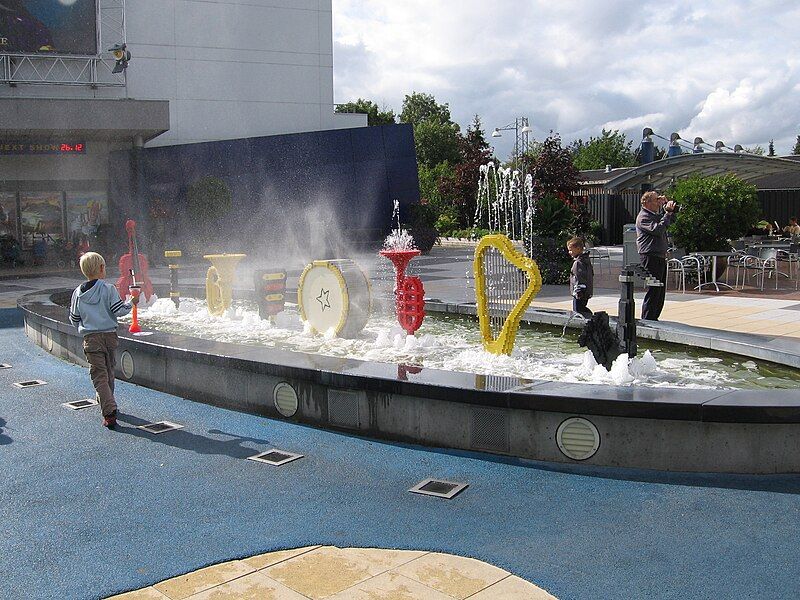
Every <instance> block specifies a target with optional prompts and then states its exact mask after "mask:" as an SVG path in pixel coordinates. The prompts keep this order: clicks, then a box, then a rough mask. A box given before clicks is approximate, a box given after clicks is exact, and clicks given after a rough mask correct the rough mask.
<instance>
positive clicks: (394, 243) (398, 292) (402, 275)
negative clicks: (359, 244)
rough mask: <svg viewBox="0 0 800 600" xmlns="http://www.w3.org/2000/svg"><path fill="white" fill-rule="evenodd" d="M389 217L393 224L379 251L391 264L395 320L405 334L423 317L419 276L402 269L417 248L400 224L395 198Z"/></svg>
mask: <svg viewBox="0 0 800 600" xmlns="http://www.w3.org/2000/svg"><path fill="white" fill-rule="evenodd" d="M392 221H396V223H397V228H396V229H393V230H392V232H391V233H390V234H389V235H388V236H387V237H386V240H385V241H384V243H383V250H381V251H380V252H379V254H380V255H381V256H383V257H384V258H387V259H389V260H390V261H391V262H392V265H393V266H394V278H395V279H394V282H395V283H394V294H395V312H396V314H397V320H398V322H399V323H400V326H401V327H402V328H403V329H405V331H406V333H408V335H414V333H415V332H416V331H417V330H418V329H419V328H420V326H421V325H422V320H423V319H424V318H425V288H424V286H423V285H422V280H420V278H419V277H406V269H407V268H408V263H410V262H411V259H412V258H414V257H415V256H419V254H420V251H419V250H418V249H417V248H415V247H414V238H413V237H412V236H411V235H410V234H409V233H408V231H406V230H405V229H401V228H400V203H399V202H398V201H397V200H395V201H394V210H393V212H392Z"/></svg>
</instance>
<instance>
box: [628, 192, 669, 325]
mask: <svg viewBox="0 0 800 600" xmlns="http://www.w3.org/2000/svg"><path fill="white" fill-rule="evenodd" d="M641 203H642V210H640V211H639V214H638V215H637V217H636V249H637V250H638V252H639V260H640V261H641V263H642V266H643V267H644V268H645V269H647V270H648V271H650V273H651V274H652V275H653V277H655V278H656V279H658V280H659V281H660V282H661V283H664V284H666V280H667V248H668V247H669V244H668V242H667V228H668V227H669V226H670V224H671V223H672V219H673V217H674V216H675V203H674V202H673V201H672V200H670V201H667V198H666V196H659V195H658V194H656V193H655V192H645V193H644V194H642V199H641ZM662 207H663V208H664V212H663V213H661V208H662ZM666 289H667V288H666V285H663V286H658V287H652V286H648V288H647V292H646V293H645V295H644V302H643V303H642V319H647V320H649V321H658V317H659V316H660V315H661V309H663V308H664V296H665V294H666Z"/></svg>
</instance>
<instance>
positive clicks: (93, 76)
mask: <svg viewBox="0 0 800 600" xmlns="http://www.w3.org/2000/svg"><path fill="white" fill-rule="evenodd" d="M98 17H99V18H98V32H97V39H98V48H97V50H98V54H97V56H47V55H43V54H24V53H17V54H0V83H8V84H10V85H17V84H39V85H71V86H90V87H109V86H111V87H123V86H125V72H124V71H123V72H122V73H112V72H111V71H112V69H113V68H114V64H115V62H116V61H115V60H114V58H113V57H112V56H111V54H110V53H109V52H108V48H110V47H111V46H114V45H116V44H124V43H125V0H99V2H98Z"/></svg>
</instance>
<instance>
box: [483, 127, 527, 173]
mask: <svg viewBox="0 0 800 600" xmlns="http://www.w3.org/2000/svg"><path fill="white" fill-rule="evenodd" d="M501 131H513V132H514V160H513V162H514V168H515V169H518V168H519V159H520V158H521V157H522V155H523V154H525V152H527V151H528V143H529V136H530V133H531V131H533V129H531V127H530V125H529V124H528V117H517V118H516V119H514V122H513V123H509V124H508V125H506V126H504V127H495V128H494V131H493V132H492V137H493V138H499V137H503V134H502V133H500V132H501Z"/></svg>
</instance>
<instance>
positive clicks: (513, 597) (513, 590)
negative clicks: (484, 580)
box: [469, 575, 556, 600]
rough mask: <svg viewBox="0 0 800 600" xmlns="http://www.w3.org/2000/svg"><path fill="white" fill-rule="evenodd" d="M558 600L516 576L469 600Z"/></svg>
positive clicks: (507, 578)
mask: <svg viewBox="0 0 800 600" xmlns="http://www.w3.org/2000/svg"><path fill="white" fill-rule="evenodd" d="M500 598H502V599H503V600H556V597H555V596H553V595H552V594H548V593H547V592H546V591H544V590H543V589H542V588H540V587H537V586H535V585H533V584H532V583H530V582H528V581H525V580H524V579H520V578H519V577H517V576H516V575H511V576H509V577H506V578H505V579H502V580H500V581H498V582H497V583H495V584H494V585H491V586H489V587H488V588H486V589H485V590H482V591H480V592H478V593H477V594H475V595H474V596H470V597H469V600H499V599H500Z"/></svg>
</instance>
